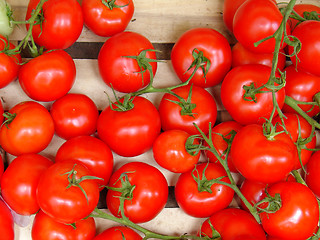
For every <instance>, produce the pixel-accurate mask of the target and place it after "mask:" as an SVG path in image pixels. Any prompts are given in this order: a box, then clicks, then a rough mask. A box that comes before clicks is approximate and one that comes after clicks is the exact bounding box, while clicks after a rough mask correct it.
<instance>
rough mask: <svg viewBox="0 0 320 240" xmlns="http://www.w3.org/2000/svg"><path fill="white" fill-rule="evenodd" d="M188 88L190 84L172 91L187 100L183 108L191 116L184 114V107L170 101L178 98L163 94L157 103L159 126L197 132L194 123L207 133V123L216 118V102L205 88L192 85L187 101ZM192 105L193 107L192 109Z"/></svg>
mask: <svg viewBox="0 0 320 240" xmlns="http://www.w3.org/2000/svg"><path fill="white" fill-rule="evenodd" d="M190 88H191V86H183V87H178V88H176V89H174V90H173V92H174V93H175V94H177V95H178V96H180V97H181V98H183V99H184V101H186V102H187V104H186V105H185V108H186V109H185V110H186V112H187V113H189V112H190V113H192V114H191V116H190V115H186V114H184V111H183V110H184V109H183V108H182V107H181V106H179V105H178V104H177V103H174V102H172V101H178V102H181V101H180V99H178V98H177V97H176V96H174V95H172V94H169V93H166V94H164V95H163V97H162V99H161V102H160V105H159V113H160V118H161V126H162V129H163V130H164V131H167V130H171V129H180V130H183V131H186V132H187V133H189V134H198V133H199V131H198V130H197V129H196V127H195V126H194V125H193V124H194V123H195V124H197V126H198V127H199V128H200V129H201V130H202V131H203V132H204V133H205V134H207V133H208V132H209V123H210V122H211V124H212V125H214V124H215V122H216V119H217V104H216V102H215V99H214V97H213V96H212V95H211V94H210V93H209V92H208V91H206V90H205V89H203V88H201V87H197V86H192V93H191V99H190V101H189V102H188V96H189V94H190ZM193 105H194V106H193ZM193 107H194V109H192V108H193ZM188 110H190V111H188Z"/></svg>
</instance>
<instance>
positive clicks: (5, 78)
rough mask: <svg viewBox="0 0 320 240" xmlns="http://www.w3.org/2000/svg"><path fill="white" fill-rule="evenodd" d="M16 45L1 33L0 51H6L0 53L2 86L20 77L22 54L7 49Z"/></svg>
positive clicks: (0, 79) (0, 83) (0, 85)
mask: <svg viewBox="0 0 320 240" xmlns="http://www.w3.org/2000/svg"><path fill="white" fill-rule="evenodd" d="M0 5H1V2H0ZM0 8H1V6H0ZM15 47H16V46H15V45H14V44H13V43H11V42H8V40H7V39H6V38H5V37H3V36H1V35H0V51H4V52H1V53H0V69H1V71H0V88H4V87H6V86H7V85H8V84H9V83H11V82H13V81H14V80H16V79H17V77H18V72H19V69H20V63H21V61H22V60H21V56H20V54H19V53H17V54H14V55H9V54H7V53H6V49H8V50H10V49H14V48H15Z"/></svg>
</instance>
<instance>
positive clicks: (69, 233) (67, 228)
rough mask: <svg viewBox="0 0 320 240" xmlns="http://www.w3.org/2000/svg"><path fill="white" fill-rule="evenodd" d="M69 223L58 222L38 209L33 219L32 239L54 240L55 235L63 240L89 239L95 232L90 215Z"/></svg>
mask: <svg viewBox="0 0 320 240" xmlns="http://www.w3.org/2000/svg"><path fill="white" fill-rule="evenodd" d="M75 226H76V227H75V228H74V227H72V226H71V225H67V224H64V223H60V222H57V221H55V220H54V219H53V218H51V217H49V216H48V215H47V214H45V213H44V212H43V211H41V210H40V211H39V212H38V213H37V214H36V215H35V218H34V220H33V224H32V229H31V235H32V239H33V240H55V239H57V236H59V238H60V239H65V240H91V239H93V238H94V236H95V234H96V225H95V220H94V218H92V217H89V218H85V219H83V220H79V221H77V222H76V223H75Z"/></svg>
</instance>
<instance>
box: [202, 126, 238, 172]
mask: <svg viewBox="0 0 320 240" xmlns="http://www.w3.org/2000/svg"><path fill="white" fill-rule="evenodd" d="M242 127H243V126H242V125H241V124H240V123H238V122H236V121H226V122H221V123H219V124H218V125H216V126H214V127H213V128H212V134H211V139H212V143H213V146H214V147H215V149H216V150H217V152H218V154H219V156H220V157H221V158H222V159H224V160H225V151H226V150H227V148H228V143H227V142H226V141H225V140H224V139H223V137H222V136H221V135H219V134H222V135H223V136H224V138H226V139H230V137H231V131H235V132H238V131H240V129H241V128H242ZM207 137H209V136H207ZM204 146H206V147H208V144H207V142H205V143H204ZM204 154H205V156H206V157H207V158H208V160H209V161H210V162H212V163H217V164H219V165H221V164H220V162H219V160H218V159H217V158H216V156H215V155H214V154H213V153H212V152H210V151H205V152H204ZM227 161H228V167H229V170H230V171H231V172H237V169H236V168H235V167H234V166H233V163H232V159H231V155H230V154H229V155H228V160H227Z"/></svg>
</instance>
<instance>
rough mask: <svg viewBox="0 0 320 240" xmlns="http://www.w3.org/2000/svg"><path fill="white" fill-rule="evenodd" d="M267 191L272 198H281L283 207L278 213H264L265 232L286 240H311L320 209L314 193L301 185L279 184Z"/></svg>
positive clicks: (295, 183)
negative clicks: (276, 196)
mask: <svg viewBox="0 0 320 240" xmlns="http://www.w3.org/2000/svg"><path fill="white" fill-rule="evenodd" d="M267 191H268V193H269V194H270V195H271V196H272V197H274V196H275V194H279V195H280V199H281V207H280V209H279V210H277V211H276V212H275V213H269V212H268V213H267V212H261V213H260V218H261V223H262V227H263V229H264V230H265V231H266V232H267V233H268V234H269V235H271V236H275V237H280V238H283V239H290V240H305V239H307V238H309V237H311V236H312V235H313V233H314V232H315V230H316V229H317V227H318V221H319V206H318V202H317V198H316V197H315V196H314V194H313V193H312V191H311V190H310V189H309V188H308V187H306V186H305V185H303V184H301V183H297V182H279V183H276V184H273V185H271V186H270V187H269V188H268V190H267ZM265 205H266V204H264V205H260V207H262V208H264V207H266V206H265Z"/></svg>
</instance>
